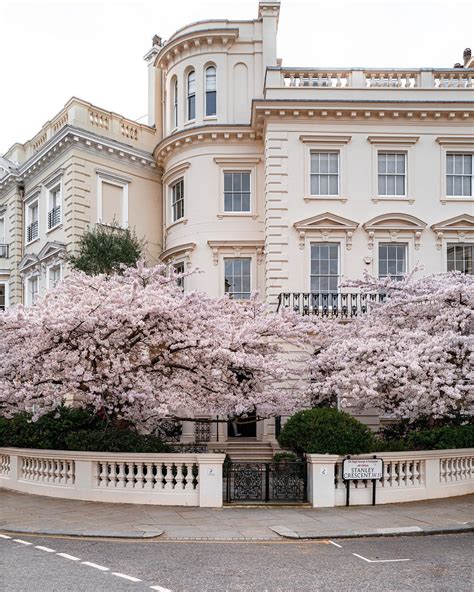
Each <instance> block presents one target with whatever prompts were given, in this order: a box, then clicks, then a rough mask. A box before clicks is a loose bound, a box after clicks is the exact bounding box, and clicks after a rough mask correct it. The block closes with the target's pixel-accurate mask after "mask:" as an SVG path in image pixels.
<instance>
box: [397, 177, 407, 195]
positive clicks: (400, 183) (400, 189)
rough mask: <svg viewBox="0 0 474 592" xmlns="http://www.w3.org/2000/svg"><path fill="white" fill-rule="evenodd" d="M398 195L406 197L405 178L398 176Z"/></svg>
mask: <svg viewBox="0 0 474 592" xmlns="http://www.w3.org/2000/svg"><path fill="white" fill-rule="evenodd" d="M396 195H405V177H402V176H401V175H397V181H396Z"/></svg>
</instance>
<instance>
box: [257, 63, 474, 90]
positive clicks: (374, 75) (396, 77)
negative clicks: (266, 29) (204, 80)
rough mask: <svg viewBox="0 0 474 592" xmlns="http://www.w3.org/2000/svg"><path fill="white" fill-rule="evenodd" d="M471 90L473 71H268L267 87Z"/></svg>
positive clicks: (287, 69)
mask: <svg viewBox="0 0 474 592" xmlns="http://www.w3.org/2000/svg"><path fill="white" fill-rule="evenodd" d="M276 86H280V87H313V88H314V87H317V88H387V89H388V88H390V89H413V88H427V89H429V88H431V89H433V88H439V89H462V88H464V89H473V88H474V69H473V68H446V69H431V68H421V69H407V70H406V69H364V68H351V69H335V68H330V69H320V68H315V69H312V68H307V69H300V68H295V69H291V68H270V69H269V72H268V74H267V87H276Z"/></svg>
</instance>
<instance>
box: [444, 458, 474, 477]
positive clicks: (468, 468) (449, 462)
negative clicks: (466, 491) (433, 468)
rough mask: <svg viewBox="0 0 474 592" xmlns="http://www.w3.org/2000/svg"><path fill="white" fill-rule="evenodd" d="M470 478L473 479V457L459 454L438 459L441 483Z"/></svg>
mask: <svg viewBox="0 0 474 592" xmlns="http://www.w3.org/2000/svg"><path fill="white" fill-rule="evenodd" d="M470 479H474V457H471V458H467V457H465V456H460V457H454V458H441V459H440V464H439V480H440V482H441V483H453V482H455V481H468V480H470Z"/></svg>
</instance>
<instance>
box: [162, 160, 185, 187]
mask: <svg viewBox="0 0 474 592" xmlns="http://www.w3.org/2000/svg"><path fill="white" fill-rule="evenodd" d="M190 166H191V163H190V162H180V163H179V164H176V165H175V166H172V167H171V168H170V169H168V170H167V171H165V172H164V173H163V177H162V181H163V183H165V184H166V185H167V184H168V182H169V180H170V179H172V178H173V177H174V176H175V175H181V173H184V171H187V170H188V169H189V167H190Z"/></svg>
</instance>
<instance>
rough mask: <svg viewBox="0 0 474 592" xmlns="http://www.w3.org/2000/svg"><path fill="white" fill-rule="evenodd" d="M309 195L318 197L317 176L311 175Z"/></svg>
mask: <svg viewBox="0 0 474 592" xmlns="http://www.w3.org/2000/svg"><path fill="white" fill-rule="evenodd" d="M310 181H311V188H310V191H311V195H320V192H319V175H311V179H310Z"/></svg>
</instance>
